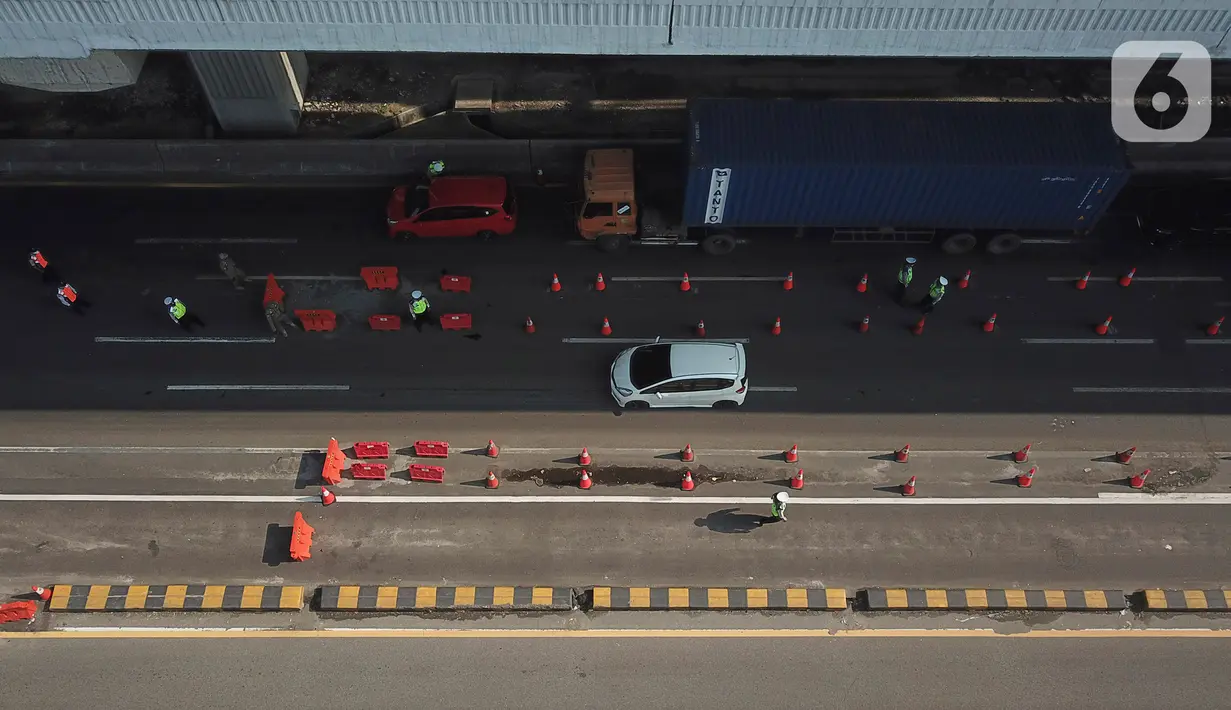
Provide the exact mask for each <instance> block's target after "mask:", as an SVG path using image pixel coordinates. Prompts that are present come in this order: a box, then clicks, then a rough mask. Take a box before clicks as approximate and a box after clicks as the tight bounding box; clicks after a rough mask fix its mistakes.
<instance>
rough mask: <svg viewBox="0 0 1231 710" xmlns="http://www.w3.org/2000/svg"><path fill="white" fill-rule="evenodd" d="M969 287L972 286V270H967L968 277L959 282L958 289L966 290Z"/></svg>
mask: <svg viewBox="0 0 1231 710" xmlns="http://www.w3.org/2000/svg"><path fill="white" fill-rule="evenodd" d="M969 285H970V269H966V275H965V276H963V277H962V278H961V279H959V280H958V282H957V287H958V288H966V287H967V286H969Z"/></svg>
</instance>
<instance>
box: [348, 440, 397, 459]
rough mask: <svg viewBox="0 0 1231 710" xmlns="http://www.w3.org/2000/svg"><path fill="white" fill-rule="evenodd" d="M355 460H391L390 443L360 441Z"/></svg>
mask: <svg viewBox="0 0 1231 710" xmlns="http://www.w3.org/2000/svg"><path fill="white" fill-rule="evenodd" d="M355 458H357V459H387V458H389V442H387V441H360V442H359V443H357V444H355Z"/></svg>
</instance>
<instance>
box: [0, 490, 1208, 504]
mask: <svg viewBox="0 0 1231 710" xmlns="http://www.w3.org/2000/svg"><path fill="white" fill-rule="evenodd" d="M768 499H769V496H768V495H764V496H755V497H746V496H745V497H735V496H731V497H728V496H721V497H720V496H695V497H693V496H651V495H645V496H636V495H620V496H606V495H593V494H589V495H575V494H570V493H563V492H561V493H560V494H559V495H525V496H518V495H484V494H482V493H473V494H467V495H438V496H379V495H364V496H355V495H344V494H338V495H337V502H339V503H355V504H358V503H371V504H389V505H448V504H458V505H490V504H596V503H597V504H612V505H615V504H621V505H623V504H645V505H758V504H762V503H765V502H767V501H768ZM791 502H792V503H797V504H799V505H827V506H832V505H962V506H972V505H1031V506H1039V505H1231V493H1169V494H1156V495H1151V494H1149V493H1099V494H1098V496H1097V497H1095V496H1090V497H1087V498H1020V497H1012V496H1008V497H1002V498H919V497H911V498H907V497H903V496H897V495H891V494H886V495H885V496H884V497H877V498H806V497H803V496H799V495H796V496H793V497H792V498H791ZM0 503H211V504H226V503H261V504H266V505H275V504H294V505H302V504H305V503H317V504H319V503H320V497H319V496H315V495H302V496H272V495H264V496H236V495H118V494H117V495H112V494H103V493H99V494H91V493H47V494H42V493H0Z"/></svg>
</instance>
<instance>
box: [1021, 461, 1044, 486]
mask: <svg viewBox="0 0 1231 710" xmlns="http://www.w3.org/2000/svg"><path fill="white" fill-rule="evenodd" d="M1038 470H1039V467H1038V466H1031V467H1030V470H1029V471H1027V472H1025V473H1019V474H1018V475H1017V487H1018V488H1029V487H1030V484H1032V483H1034V472H1035V471H1038Z"/></svg>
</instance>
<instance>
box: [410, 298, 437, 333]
mask: <svg viewBox="0 0 1231 710" xmlns="http://www.w3.org/2000/svg"><path fill="white" fill-rule="evenodd" d="M410 318H411V320H413V321H414V322H415V330H417V331H419V332H423V324H424V323H428V322H431V318H432V304H431V303H428V300H427V297H426V296H424V295H423V292H422V291H412V292H411V294H410Z"/></svg>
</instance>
